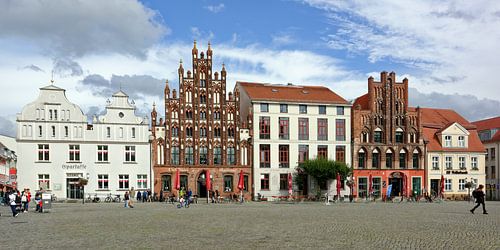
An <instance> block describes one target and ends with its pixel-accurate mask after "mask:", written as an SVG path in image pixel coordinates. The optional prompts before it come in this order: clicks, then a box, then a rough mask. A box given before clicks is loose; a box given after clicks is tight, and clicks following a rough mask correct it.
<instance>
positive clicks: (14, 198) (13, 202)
mask: <svg viewBox="0 0 500 250" xmlns="http://www.w3.org/2000/svg"><path fill="white" fill-rule="evenodd" d="M17 197H18V195H17V192H16V191H15V190H12V191H11V193H10V194H9V202H10V209H11V210H12V216H13V217H17V216H18V215H19V213H18V212H17V203H16V201H17V200H18V198H17Z"/></svg>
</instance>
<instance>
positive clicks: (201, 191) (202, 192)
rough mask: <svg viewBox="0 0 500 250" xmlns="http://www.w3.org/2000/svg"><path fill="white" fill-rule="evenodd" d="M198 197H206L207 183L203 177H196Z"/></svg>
mask: <svg viewBox="0 0 500 250" xmlns="http://www.w3.org/2000/svg"><path fill="white" fill-rule="evenodd" d="M197 183H198V197H199V198H206V197H207V185H206V182H205V180H204V179H201V178H198V182H197Z"/></svg>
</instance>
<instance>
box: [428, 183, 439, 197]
mask: <svg viewBox="0 0 500 250" xmlns="http://www.w3.org/2000/svg"><path fill="white" fill-rule="evenodd" d="M439 181H440V180H439V179H431V193H430V195H437V194H439Z"/></svg>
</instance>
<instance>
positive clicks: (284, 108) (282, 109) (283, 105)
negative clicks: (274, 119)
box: [280, 104, 288, 113]
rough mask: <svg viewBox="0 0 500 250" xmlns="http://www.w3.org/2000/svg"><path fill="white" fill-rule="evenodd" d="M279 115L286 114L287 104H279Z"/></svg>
mask: <svg viewBox="0 0 500 250" xmlns="http://www.w3.org/2000/svg"><path fill="white" fill-rule="evenodd" d="M280 113H288V104H280Z"/></svg>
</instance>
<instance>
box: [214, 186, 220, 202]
mask: <svg viewBox="0 0 500 250" xmlns="http://www.w3.org/2000/svg"><path fill="white" fill-rule="evenodd" d="M214 198H215V202H216V203H219V202H220V194H219V189H215V197H214Z"/></svg>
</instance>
